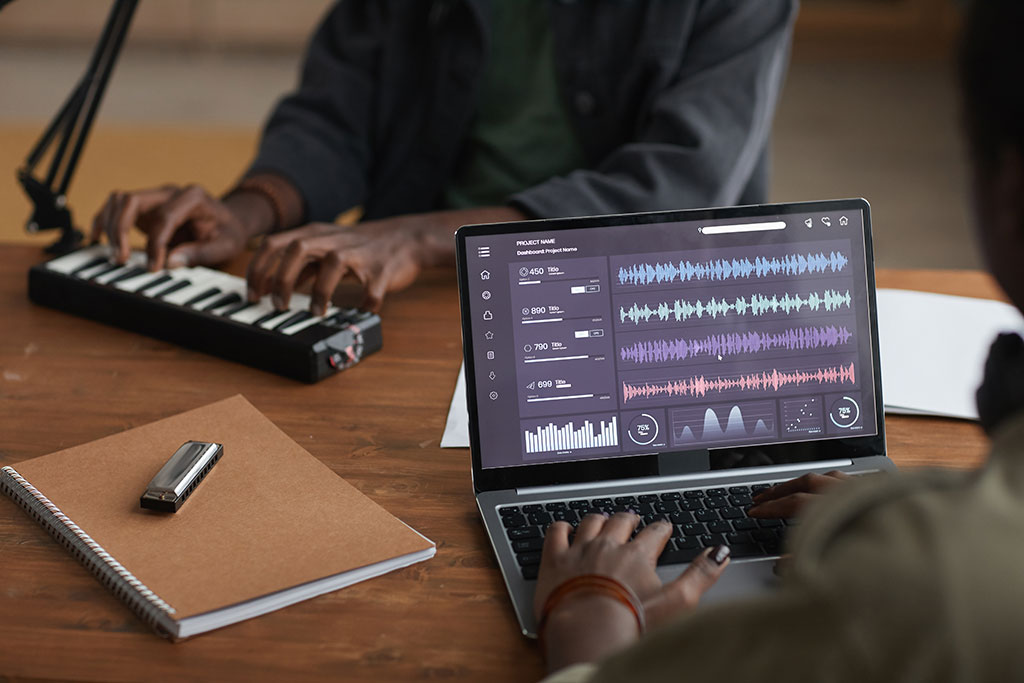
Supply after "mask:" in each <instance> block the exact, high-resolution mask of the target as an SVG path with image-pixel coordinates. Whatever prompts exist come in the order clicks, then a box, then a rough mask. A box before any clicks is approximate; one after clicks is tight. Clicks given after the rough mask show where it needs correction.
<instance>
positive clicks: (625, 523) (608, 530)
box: [601, 512, 640, 543]
mask: <svg viewBox="0 0 1024 683" xmlns="http://www.w3.org/2000/svg"><path fill="white" fill-rule="evenodd" d="M639 523H640V516H639V515H637V514H635V513H632V512H616V513H615V514H614V515H612V517H611V519H609V520H608V521H607V522H605V525H604V527H603V528H602V529H601V535H602V536H607V537H609V538H611V539H613V540H615V541H618V542H619V543H625V542H626V541H628V540H629V539H630V538H632V537H633V531H634V529H636V525H637V524H639Z"/></svg>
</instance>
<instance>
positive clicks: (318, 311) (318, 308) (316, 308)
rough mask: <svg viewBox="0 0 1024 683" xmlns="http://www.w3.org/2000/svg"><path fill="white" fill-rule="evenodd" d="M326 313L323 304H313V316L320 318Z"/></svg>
mask: <svg viewBox="0 0 1024 683" xmlns="http://www.w3.org/2000/svg"><path fill="white" fill-rule="evenodd" d="M326 312H327V308H326V307H325V306H324V305H323V304H313V315H315V316H318V317H319V316H322V315H323V314H324V313H326Z"/></svg>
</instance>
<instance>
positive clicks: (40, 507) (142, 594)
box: [0, 466, 174, 637]
mask: <svg viewBox="0 0 1024 683" xmlns="http://www.w3.org/2000/svg"><path fill="white" fill-rule="evenodd" d="M0 491H2V492H3V493H5V494H7V495H8V496H10V497H11V498H12V499H13V500H14V501H15V502H16V503H18V504H19V505H20V506H21V507H22V508H23V509H24V510H25V512H26V513H28V515H29V516H30V517H32V519H34V520H35V521H36V522H38V523H39V524H40V525H41V526H42V527H43V528H44V529H46V530H47V531H48V532H49V533H50V535H51V536H53V537H54V538H55V539H56V540H57V542H58V543H60V544H61V545H63V546H64V547H65V548H66V549H67V550H68V551H69V552H70V553H71V554H72V555H74V556H75V558H76V559H77V560H78V561H79V562H81V563H82V565H84V566H85V567H86V568H87V569H88V570H89V571H91V572H92V573H93V575H94V576H95V577H96V578H97V579H98V580H99V582H100V583H102V584H103V585H104V586H106V587H107V588H108V589H109V590H110V591H111V592H113V594H114V595H115V596H117V597H118V598H119V599H120V600H122V601H123V602H125V603H126V604H127V605H128V607H129V608H131V610H132V611H133V612H135V614H137V615H138V616H139V618H141V619H142V620H143V621H145V622H146V623H147V624H149V625H150V626H151V627H153V628H154V629H156V630H157V632H158V633H160V634H161V635H163V636H167V637H170V636H172V630H173V629H172V625H171V624H170V623H168V622H169V621H170V619H169V617H170V616H171V615H172V614H174V608H173V607H171V606H170V605H168V604H167V603H166V602H164V601H163V600H162V599H161V598H160V597H159V596H158V595H157V594H156V593H154V592H153V591H151V590H150V589H149V588H147V587H146V585H145V584H143V583H142V582H141V581H139V580H138V579H137V578H135V575H134V574H132V573H131V572H130V571H128V570H127V569H125V567H124V565H122V564H121V563H120V562H118V561H117V560H115V559H114V558H113V557H112V556H111V555H110V553H108V552H107V551H106V550H104V549H103V546H101V545H100V544H99V543H97V542H96V541H94V540H93V539H92V537H91V536H89V534H87V533H85V532H84V531H83V530H82V529H81V527H79V526H78V525H77V524H75V523H74V522H72V521H71V520H70V519H69V518H68V516H67V515H65V514H64V513H63V512H61V510H60V508H59V507H57V506H56V505H54V504H53V503H52V502H51V501H50V499H49V498H47V497H46V496H45V495H43V494H42V493H41V492H40V491H39V489H37V488H36V487H35V486H32V484H30V483H29V482H28V481H26V480H25V479H24V478H23V477H22V476H21V475H20V474H18V472H17V471H16V470H15V469H14V468H13V467H10V466H6V467H2V468H0Z"/></svg>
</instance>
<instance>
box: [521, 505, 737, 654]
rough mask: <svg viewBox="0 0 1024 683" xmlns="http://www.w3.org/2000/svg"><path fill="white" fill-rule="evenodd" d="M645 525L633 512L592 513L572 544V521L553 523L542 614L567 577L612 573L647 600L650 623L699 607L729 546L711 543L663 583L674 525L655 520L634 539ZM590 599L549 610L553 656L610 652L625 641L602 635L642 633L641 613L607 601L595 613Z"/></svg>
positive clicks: (539, 598) (538, 602)
mask: <svg viewBox="0 0 1024 683" xmlns="http://www.w3.org/2000/svg"><path fill="white" fill-rule="evenodd" d="M639 522H640V517H639V516H638V515H635V514H633V513H629V512H620V513H617V514H615V515H614V516H612V517H610V518H608V517H605V516H604V515H597V514H590V515H587V516H586V517H584V518H583V520H582V521H580V523H579V527H578V528H577V529H576V535H575V538H574V539H573V541H572V543H571V544H570V542H569V533H570V532H571V531H572V526H571V525H569V524H568V523H566V522H555V523H553V524H552V525H551V526H550V527H548V531H547V535H546V537H545V540H544V550H543V555H542V558H541V565H540V575H539V576H538V578H537V588H536V591H535V594H534V611H535V612H537V613H538V617H539V616H540V614H539V613H540V611H541V610H542V609H543V606H544V604H545V601H546V600H547V598H548V595H549V594H550V593H551V592H552V591H553V590H554V589H555V588H557V587H558V586H559V585H561V584H562V583H564V582H565V581H567V580H568V579H571V578H573V577H575V576H581V575H586V574H597V575H601V576H606V577H609V578H612V579H615V580H616V581H618V582H620V583H621V584H623V585H624V586H626V587H628V588H630V589H631V590H632V591H633V592H634V593H635V595H636V596H637V598H639V600H640V601H641V603H642V604H643V608H644V613H645V615H646V621H647V624H648V626H650V627H654V626H657V625H659V624H662V623H665V622H666V621H668V620H669V619H671V618H673V617H675V616H676V615H678V614H679V613H681V612H684V611H686V610H688V609H692V608H693V607H694V606H695V605H696V604H697V601H698V600H699V599H700V597H701V595H703V594H704V592H705V591H706V590H707V589H708V588H710V587H711V586H712V585H713V584H714V583H715V581H717V580H718V577H719V576H720V575H721V574H722V572H723V571H724V569H725V567H726V565H727V564H728V548H727V547H726V546H716V547H713V548H709V549H708V550H707V551H705V552H704V553H702V554H701V555H700V556H698V557H697V558H696V559H695V560H694V561H693V562H691V563H690V566H689V567H687V569H686V571H684V572H683V573H682V574H680V576H679V577H678V578H677V579H675V580H674V581H672V582H670V583H668V584H665V585H663V584H662V582H661V579H660V578H659V577H658V575H657V573H656V571H655V567H656V566H657V562H658V556H659V555H660V554H661V551H662V550H663V549H664V547H665V544H666V543H667V542H668V540H669V538H670V537H671V535H672V525H671V524H670V523H668V522H666V521H658V522H654V523H652V524H648V525H647V526H646V527H645V528H644V529H643V530H642V531H640V533H638V534H636V537H635V538H633V540H630V538H631V537H632V536H633V532H634V530H635V529H636V527H637V524H638V523H639ZM711 556H715V557H716V558H717V559H718V560H719V561H718V562H716V561H715V560H713V559H712V557H711ZM591 595H592V594H591ZM603 600H608V601H609V602H610V603H611V606H614V605H615V604H616V603H615V602H614V601H613V600H610V599H608V598H603ZM584 602H585V601H583V600H580V599H578V598H576V597H575V596H574V597H573V598H571V599H570V598H567V599H565V600H562V601H561V602H559V603H558V606H556V607H555V608H554V609H553V611H552V612H551V614H549V615H548V620H547V623H546V629H545V640H546V644H547V647H548V653H547V654H548V657H549V659H552V658H557V657H560V656H570V657H576V656H577V655H578V654H579V653H580V652H581V651H582V650H586V649H596V650H599V651H602V652H603V653H604V654H608V653H609V650H610V649H612V648H615V647H618V646H621V645H623V644H625V643H623V642H618V641H616V642H609V641H608V640H602V638H605V639H611V640H615V639H617V638H620V637H628V638H635V637H636V635H637V633H636V622H635V618H634V616H633V615H632V614H631V613H630V612H629V611H628V610H626V609H621V610H618V611H613V612H609V611H607V610H603V609H602V607H608V606H609V605H608V604H605V605H603V606H602V605H594V607H597V608H598V609H597V611H594V612H592V611H590V610H588V609H586V605H585V604H584ZM597 614H600V615H602V617H603V618H606V619H607V620H609V621H611V620H615V621H618V620H617V619H616V618H615V617H616V615H618V616H619V617H622V619H621V622H622V623H594V619H596V618H598V617H597ZM620 627H621V628H620ZM584 641H586V642H584ZM598 641H601V642H598ZM560 648H563V651H562V652H555V651H554V650H558V649H560ZM570 652H571V653H575V654H570ZM577 661H578V660H577Z"/></svg>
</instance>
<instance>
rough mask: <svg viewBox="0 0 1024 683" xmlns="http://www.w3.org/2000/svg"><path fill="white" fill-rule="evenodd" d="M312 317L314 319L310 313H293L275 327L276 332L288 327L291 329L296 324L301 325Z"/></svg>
mask: <svg viewBox="0 0 1024 683" xmlns="http://www.w3.org/2000/svg"><path fill="white" fill-rule="evenodd" d="M312 317H313V314H312V313H310V312H309V311H296V312H295V313H292V314H291V315H290V316H288V317H287V318H285V319H284V320H283V321H281V322H279V323H278V324H276V325H274V329H275V330H283V329H284V328H286V327H291V326H292V325H294V324H295V323H301V322H302V321H303V320H306V319H308V318H312Z"/></svg>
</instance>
